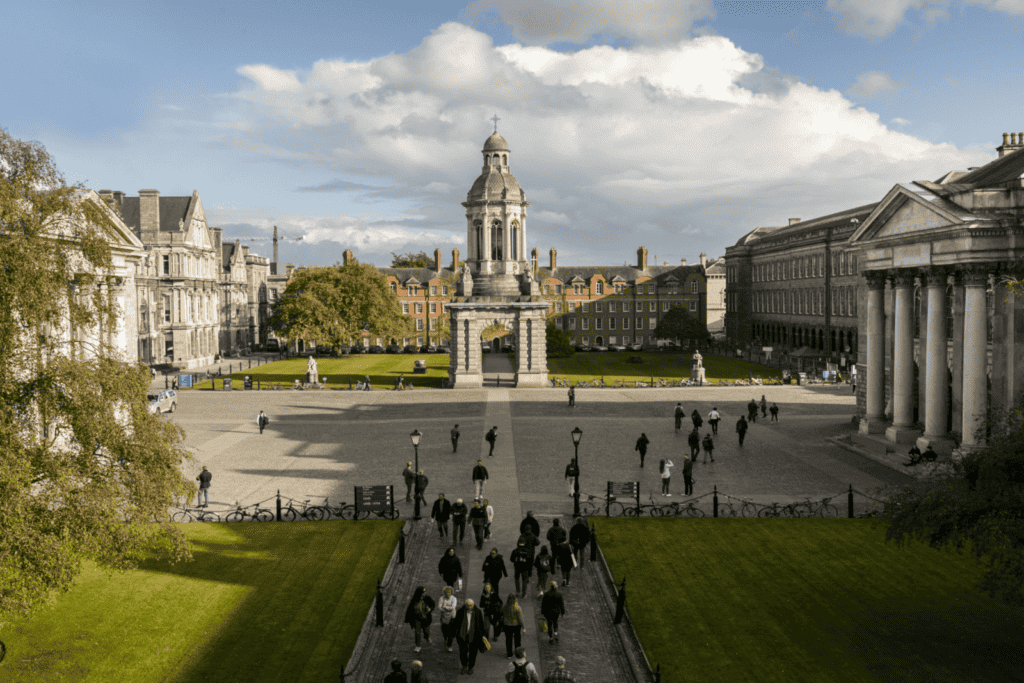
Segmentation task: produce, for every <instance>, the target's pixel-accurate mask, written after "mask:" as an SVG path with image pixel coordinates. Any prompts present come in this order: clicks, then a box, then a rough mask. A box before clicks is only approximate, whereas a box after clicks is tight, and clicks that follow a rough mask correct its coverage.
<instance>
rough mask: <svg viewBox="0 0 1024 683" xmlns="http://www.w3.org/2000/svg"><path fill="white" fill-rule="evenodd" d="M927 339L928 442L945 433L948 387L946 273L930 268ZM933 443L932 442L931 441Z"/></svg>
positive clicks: (926, 430)
mask: <svg viewBox="0 0 1024 683" xmlns="http://www.w3.org/2000/svg"><path fill="white" fill-rule="evenodd" d="M926 277H927V284H928V340H927V354H926V355H927V359H928V361H927V365H926V366H925V367H926V372H927V378H926V380H927V381H926V384H925V386H926V392H927V394H926V398H925V405H924V407H925V420H924V437H925V439H927V440H928V442H929V443H932V442H933V441H934V440H936V439H939V438H941V437H943V436H945V434H946V410H947V405H946V392H947V391H948V390H949V384H948V369H947V366H946V352H947V344H946V281H947V280H948V279H949V275H948V273H947V272H946V271H945V269H942V268H932V269H931V270H930V271H929V272H928V274H927V276H926ZM933 447H934V444H933Z"/></svg>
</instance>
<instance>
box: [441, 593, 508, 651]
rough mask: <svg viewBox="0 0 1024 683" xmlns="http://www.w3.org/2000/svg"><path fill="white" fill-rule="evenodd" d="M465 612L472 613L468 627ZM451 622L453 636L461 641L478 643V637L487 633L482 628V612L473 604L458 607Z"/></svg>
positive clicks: (483, 627)
mask: <svg viewBox="0 0 1024 683" xmlns="http://www.w3.org/2000/svg"><path fill="white" fill-rule="evenodd" d="M498 599H499V600H500V599H501V598H498ZM466 612H471V614H472V618H471V619H470V625H469V627H468V628H467V627H466ZM452 624H453V625H452V630H453V631H455V637H456V638H458V639H459V640H460V641H461V642H463V643H479V642H480V639H481V638H483V637H484V634H485V633H487V631H485V630H484V629H485V626H484V613H483V612H482V611H480V608H479V607H477V606H475V605H474V606H473V607H466V605H463V606H462V607H460V608H459V611H458V612H456V613H455V621H453V622H452Z"/></svg>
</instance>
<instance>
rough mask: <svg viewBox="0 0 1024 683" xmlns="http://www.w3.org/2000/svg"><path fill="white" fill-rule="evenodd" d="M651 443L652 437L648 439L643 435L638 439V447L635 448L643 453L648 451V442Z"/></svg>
mask: <svg viewBox="0 0 1024 683" xmlns="http://www.w3.org/2000/svg"><path fill="white" fill-rule="evenodd" d="M649 443H651V440H650V439H648V438H647V437H646V436H641V437H640V438H639V439H637V440H636V447H635V448H634V449H633V450H634V451H640V452H641V453H646V452H647V444H649Z"/></svg>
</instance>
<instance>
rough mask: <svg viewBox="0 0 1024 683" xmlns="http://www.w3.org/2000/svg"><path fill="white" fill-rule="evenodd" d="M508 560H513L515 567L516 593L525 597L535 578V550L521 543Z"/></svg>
mask: <svg viewBox="0 0 1024 683" xmlns="http://www.w3.org/2000/svg"><path fill="white" fill-rule="evenodd" d="M508 559H510V560H512V566H513V567H515V575H516V578H515V581H516V592H518V593H519V597H525V596H526V588H527V586H529V585H530V578H531V577H532V576H533V549H532V548H528V547H527V546H526V544H525V543H523V542H522V541H520V542H519V544H518V545H516V549H515V550H513V551H512V554H511V555H509V558H508Z"/></svg>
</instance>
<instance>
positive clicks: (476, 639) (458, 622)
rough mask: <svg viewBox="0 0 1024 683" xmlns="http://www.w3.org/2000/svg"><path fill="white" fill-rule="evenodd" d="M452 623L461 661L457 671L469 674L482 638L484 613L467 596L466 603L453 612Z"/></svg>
mask: <svg viewBox="0 0 1024 683" xmlns="http://www.w3.org/2000/svg"><path fill="white" fill-rule="evenodd" d="M452 623H453V626H452V629H453V630H454V631H455V641H456V642H457V643H458V644H459V661H460V662H461V663H462V671H460V672H459V673H460V674H471V673H473V667H474V666H475V665H476V655H477V653H478V652H479V651H480V646H481V644H482V641H483V638H484V633H485V631H484V628H485V626H484V613H483V612H482V611H480V608H479V607H477V606H476V603H475V602H473V599H472V598H467V599H466V603H465V604H464V605H463V606H462V607H460V608H459V611H458V612H456V613H455V621H454V622H452Z"/></svg>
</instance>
